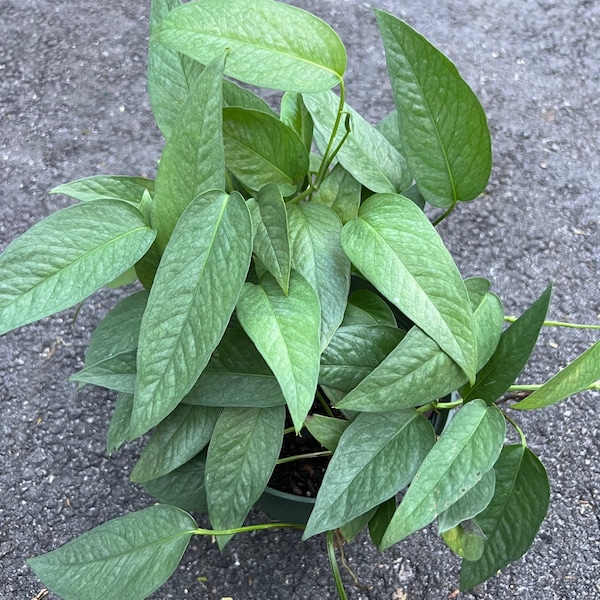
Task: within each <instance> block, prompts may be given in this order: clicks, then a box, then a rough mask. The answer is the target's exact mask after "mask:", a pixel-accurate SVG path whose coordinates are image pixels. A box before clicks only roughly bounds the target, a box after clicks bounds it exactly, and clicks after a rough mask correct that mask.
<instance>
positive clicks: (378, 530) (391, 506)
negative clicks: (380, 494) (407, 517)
mask: <svg viewBox="0 0 600 600" xmlns="http://www.w3.org/2000/svg"><path fill="white" fill-rule="evenodd" d="M395 512H396V497H395V496H393V497H392V498H390V499H389V500H386V501H385V502H382V503H381V504H380V505H379V506H378V507H377V512H376V513H375V514H374V515H373V516H372V517H371V519H370V520H369V535H370V536H371V541H372V542H373V543H374V544H375V546H377V547H378V548H379V546H380V545H381V540H382V538H383V534H384V533H385V530H386V529H387V528H388V525H389V524H390V521H391V520H392V517H393V516H394V513H395Z"/></svg>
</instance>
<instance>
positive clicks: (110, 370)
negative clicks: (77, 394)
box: [69, 350, 136, 394]
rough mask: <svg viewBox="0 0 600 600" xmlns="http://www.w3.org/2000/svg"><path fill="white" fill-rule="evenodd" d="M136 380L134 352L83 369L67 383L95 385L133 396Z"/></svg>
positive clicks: (116, 355)
mask: <svg viewBox="0 0 600 600" xmlns="http://www.w3.org/2000/svg"><path fill="white" fill-rule="evenodd" d="M135 379H136V352H135V350H134V351H132V352H121V353H120V354H115V355H114V356H111V357H109V358H106V359H104V360H101V361H99V362H97V363H95V364H93V365H91V366H89V367H85V368H84V369H81V371H78V372H77V373H75V374H73V375H71V376H70V377H69V381H78V382H79V383H81V384H90V385H97V386H100V387H104V388H107V389H109V390H117V391H118V392H123V393H125V394H133V393H134V391H135Z"/></svg>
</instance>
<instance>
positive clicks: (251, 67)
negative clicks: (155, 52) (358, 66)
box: [153, 0, 346, 92]
mask: <svg viewBox="0 0 600 600" xmlns="http://www.w3.org/2000/svg"><path fill="white" fill-rule="evenodd" d="M153 39H154V40H156V41H160V42H162V43H164V44H166V45H168V46H169V47H170V48H173V49H175V50H178V51H179V52H182V53H183V54H187V55H188V56H190V57H192V58H193V59H194V60H197V61H199V62H201V63H203V64H206V63H208V62H209V61H211V60H213V59H214V57H215V56H218V55H220V54H222V53H224V52H225V51H227V64H226V68H225V74H226V75H229V76H230V77H233V78H234V79H237V80H239V81H243V82H245V83H249V84H252V85H256V86H259V87H266V88H271V89H276V90H284V91H289V92H316V91H323V90H327V89H330V88H332V87H334V86H335V85H337V84H338V83H339V80H340V78H341V76H342V75H343V74H344V71H345V69H346V51H345V49H344V45H343V44H342V42H341V40H340V38H339V37H338V35H337V34H336V33H335V31H333V29H331V27H330V26H329V25H327V24H326V23H324V22H323V21H321V20H320V19H318V18H317V17H315V16H314V15H312V14H310V13H308V12H306V11H304V10H301V9H299V8H295V7H293V6H288V5H287V4H283V3H279V2H272V1H271V0H244V2H240V1H239V0H204V1H203V2H197V3H196V2H194V3H190V4H186V5H184V6H181V7H179V8H177V9H175V10H174V11H172V12H171V13H170V14H169V15H168V16H167V18H166V19H164V20H163V21H162V22H161V24H160V26H159V28H158V30H157V31H155V32H154V37H153Z"/></svg>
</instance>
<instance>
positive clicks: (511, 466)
mask: <svg viewBox="0 0 600 600" xmlns="http://www.w3.org/2000/svg"><path fill="white" fill-rule="evenodd" d="M494 470H495V471H496V491H495V492H494V497H493V499H492V501H491V502H490V504H489V505H488V507H487V508H486V509H485V510H484V511H483V513H481V514H480V515H479V516H478V517H477V523H478V524H479V526H480V527H481V530H482V531H483V534H484V535H485V537H486V540H485V546H484V550H483V555H482V556H481V558H480V559H479V560H477V561H467V560H464V561H463V563H462V568H461V573H460V589H461V590H462V591H465V590H468V589H470V588H472V587H474V586H476V585H478V584H480V583H482V582H483V581H485V580H486V579H488V578H489V577H491V576H492V575H494V574H495V573H497V572H498V571H499V570H500V569H503V568H504V567H505V566H506V565H508V564H509V563H510V562H512V561H514V560H517V559H518V558H520V557H521V556H523V554H525V552H527V550H528V548H529V546H531V544H532V543H533V540H534V538H535V535H536V533H537V531H538V529H539V527H540V525H541V523H542V521H543V520H544V517H545V516H546V511H547V510H548V502H549V499H550V486H549V484H548V476H547V475H546V471H545V469H544V467H543V465H542V463H541V462H540V461H539V459H538V458H537V457H536V456H535V454H533V452H531V450H529V449H528V448H525V447H524V446H522V445H520V444H518V445H511V446H505V447H504V448H503V450H502V454H501V455H500V458H499V459H498V462H497V463H496V465H495V466H494Z"/></svg>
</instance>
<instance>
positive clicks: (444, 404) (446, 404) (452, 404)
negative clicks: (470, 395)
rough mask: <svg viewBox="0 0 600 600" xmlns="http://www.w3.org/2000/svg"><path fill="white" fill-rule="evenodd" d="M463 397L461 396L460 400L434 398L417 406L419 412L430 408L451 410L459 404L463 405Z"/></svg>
mask: <svg viewBox="0 0 600 600" xmlns="http://www.w3.org/2000/svg"><path fill="white" fill-rule="evenodd" d="M462 404H463V399H462V398H459V399H458V400H454V402H439V401H438V400H434V401H433V402H430V403H429V404H425V405H424V406H419V408H417V412H418V413H425V412H427V411H429V410H450V409H451V408H456V407H457V406H462Z"/></svg>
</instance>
